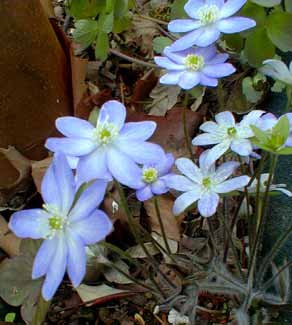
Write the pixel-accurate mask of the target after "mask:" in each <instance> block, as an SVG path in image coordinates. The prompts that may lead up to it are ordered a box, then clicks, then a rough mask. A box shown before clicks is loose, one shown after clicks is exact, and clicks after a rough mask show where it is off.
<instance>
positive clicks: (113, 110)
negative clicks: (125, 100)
mask: <svg viewBox="0 0 292 325" xmlns="http://www.w3.org/2000/svg"><path fill="white" fill-rule="evenodd" d="M125 119H126V108H125V106H124V105H123V104H122V103H120V102H118V101H117V100H109V101H107V102H106V103H104V104H103V105H102V107H101V110H100V112H99V115H98V121H97V124H99V123H101V124H102V123H105V122H108V123H113V124H114V125H115V126H116V127H117V128H118V129H119V130H120V129H121V128H122V127H123V125H124V123H125Z"/></svg>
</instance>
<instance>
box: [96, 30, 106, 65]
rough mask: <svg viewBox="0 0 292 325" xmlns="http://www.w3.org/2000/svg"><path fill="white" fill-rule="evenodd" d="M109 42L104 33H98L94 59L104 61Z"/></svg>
mask: <svg viewBox="0 0 292 325" xmlns="http://www.w3.org/2000/svg"><path fill="white" fill-rule="evenodd" d="M108 50H109V40H108V35H107V33H105V32H102V31H100V32H99V33H98V36H97V39H96V45H95V57H96V59H99V60H101V61H105V60H106V59H107V56H108Z"/></svg>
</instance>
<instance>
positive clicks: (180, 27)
mask: <svg viewBox="0 0 292 325" xmlns="http://www.w3.org/2000/svg"><path fill="white" fill-rule="evenodd" d="M201 26H202V24H201V22H200V21H199V20H193V19H176V20H172V21H171V22H170V23H169V24H168V30H169V31H170V32H174V33H185V32H190V31H192V30H194V29H197V28H199V27H201Z"/></svg>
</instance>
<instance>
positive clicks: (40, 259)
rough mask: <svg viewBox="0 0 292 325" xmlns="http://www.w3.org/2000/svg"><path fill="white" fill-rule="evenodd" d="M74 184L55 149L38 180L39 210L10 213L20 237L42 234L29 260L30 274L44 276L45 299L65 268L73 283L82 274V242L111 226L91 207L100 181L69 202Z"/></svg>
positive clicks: (97, 198)
mask: <svg viewBox="0 0 292 325" xmlns="http://www.w3.org/2000/svg"><path fill="white" fill-rule="evenodd" d="M76 190H77V188H76V185H75V181H74V175H73V172H72V170H71V168H70V166H69V165H68V162H67V160H66V157H65V156H64V155H63V154H59V153H57V154H55V157H54V159H53V162H52V164H51V165H50V166H49V168H48V170H47V172H46V174H45V176H44V178H43V182H42V187H41V192H42V196H43V199H44V202H45V204H44V206H43V209H30V210H23V211H19V212H15V213H14V214H13V215H12V217H11V219H10V222H9V228H10V229H11V230H12V231H13V232H14V233H15V234H16V235H17V236H18V237H20V238H32V239H44V241H43V243H42V245H41V247H40V249H39V251H38V253H37V255H36V257H35V260H34V264H33V270H32V278H33V279H36V278H39V277H42V276H44V275H45V276H46V278H45V281H44V284H43V287H42V295H43V297H44V299H45V300H50V299H51V298H52V297H53V295H54V294H55V292H56V290H57V288H58V286H59V285H60V283H61V282H62V279H63V277H64V274H65V271H66V269H67V272H68V275H69V278H70V280H71V282H72V284H73V286H74V287H77V286H78V285H79V284H80V282H81V281H82V279H83V277H84V275H85V269H86V254H85V247H86V245H90V244H94V243H96V242H98V241H101V240H103V239H104V238H105V237H106V236H107V235H108V234H109V233H110V232H111V230H112V223H111V221H110V219H109V218H108V216H107V215H106V214H105V213H104V212H103V211H101V210H99V209H97V206H98V205H99V204H100V203H101V201H102V200H103V198H104V194H105V190H106V182H105V181H102V180H97V181H95V182H93V183H92V184H91V185H89V186H88V187H87V188H86V189H85V190H84V191H83V192H82V194H81V196H80V197H79V199H78V200H77V202H75V203H74V205H73V202H74V199H75V194H76Z"/></svg>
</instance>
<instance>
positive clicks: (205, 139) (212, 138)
mask: <svg viewBox="0 0 292 325" xmlns="http://www.w3.org/2000/svg"><path fill="white" fill-rule="evenodd" d="M221 140H222V139H221V138H220V137H219V136H218V135H217V134H214V133H203V134H199V135H197V136H196V137H195V138H194V139H193V140H192V145H193V146H208V145H210V144H217V143H218V142H220V141H221Z"/></svg>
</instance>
